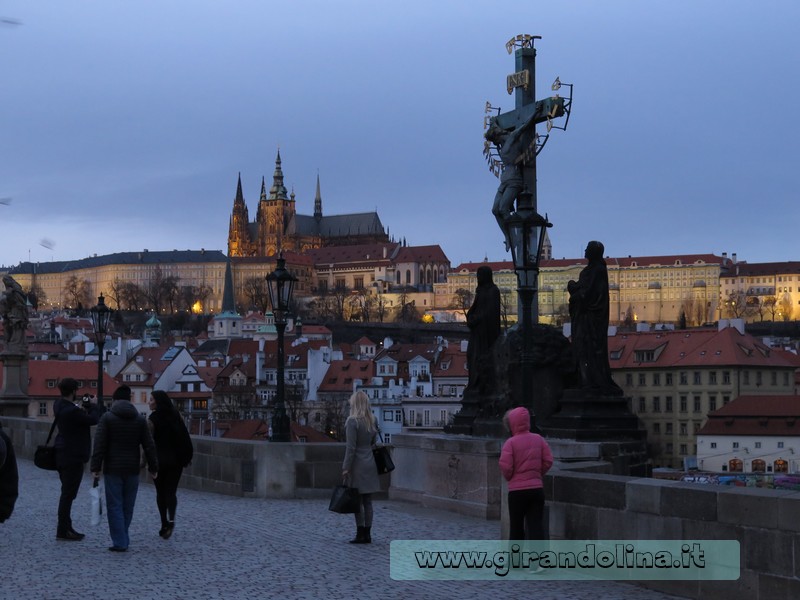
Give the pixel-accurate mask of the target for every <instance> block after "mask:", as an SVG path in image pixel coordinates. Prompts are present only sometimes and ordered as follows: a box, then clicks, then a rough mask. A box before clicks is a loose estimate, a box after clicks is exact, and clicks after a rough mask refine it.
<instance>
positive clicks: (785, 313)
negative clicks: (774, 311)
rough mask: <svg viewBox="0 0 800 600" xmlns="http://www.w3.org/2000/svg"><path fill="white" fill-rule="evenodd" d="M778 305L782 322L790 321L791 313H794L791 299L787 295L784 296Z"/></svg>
mask: <svg viewBox="0 0 800 600" xmlns="http://www.w3.org/2000/svg"><path fill="white" fill-rule="evenodd" d="M779 304H780V315H781V317H783V320H784V321H790V320H791V319H792V313H793V312H794V308H793V307H792V297H791V296H790V295H789V294H788V293H786V294H784V295H783V296H782V297H781V300H780V303H779Z"/></svg>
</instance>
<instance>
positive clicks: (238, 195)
mask: <svg viewBox="0 0 800 600" xmlns="http://www.w3.org/2000/svg"><path fill="white" fill-rule="evenodd" d="M239 204H244V194H242V172H241V171H239V180H238V181H237V182H236V198H234V199H233V205H234V207H235V206H237V205H239Z"/></svg>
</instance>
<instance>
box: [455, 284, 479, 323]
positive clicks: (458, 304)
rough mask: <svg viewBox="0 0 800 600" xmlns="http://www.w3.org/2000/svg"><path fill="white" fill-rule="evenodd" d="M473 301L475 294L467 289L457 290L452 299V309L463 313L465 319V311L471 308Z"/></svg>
mask: <svg viewBox="0 0 800 600" xmlns="http://www.w3.org/2000/svg"><path fill="white" fill-rule="evenodd" d="M473 300H475V294H474V293H473V292H471V291H470V290H468V289H465V288H458V289H457V290H456V293H455V296H454V298H453V304H452V306H453V308H454V309H456V310H460V311H461V312H462V313H464V318H465V319H466V318H467V311H468V310H469V308H470V306H472V301H473Z"/></svg>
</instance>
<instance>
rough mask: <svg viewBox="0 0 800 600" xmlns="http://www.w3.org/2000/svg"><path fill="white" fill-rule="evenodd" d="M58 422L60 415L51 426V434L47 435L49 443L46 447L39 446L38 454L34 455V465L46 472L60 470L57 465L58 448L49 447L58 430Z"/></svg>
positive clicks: (47, 442)
mask: <svg viewBox="0 0 800 600" xmlns="http://www.w3.org/2000/svg"><path fill="white" fill-rule="evenodd" d="M57 421H58V415H56V418H55V419H53V424H52V425H51V426H50V433H49V434H47V441H46V442H45V443H44V446H37V447H36V452H34V454H33V464H35V465H36V466H37V467H39V468H40V469H44V470H45V471H56V470H57V469H58V466H57V465H56V447H55V446H48V444H49V443H50V438H51V437H53V431H54V430H55V428H56V422H57Z"/></svg>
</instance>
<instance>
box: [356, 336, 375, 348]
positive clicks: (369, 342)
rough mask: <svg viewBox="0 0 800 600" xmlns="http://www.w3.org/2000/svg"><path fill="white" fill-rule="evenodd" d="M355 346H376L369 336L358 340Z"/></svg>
mask: <svg viewBox="0 0 800 600" xmlns="http://www.w3.org/2000/svg"><path fill="white" fill-rule="evenodd" d="M353 345H356V346H374V345H375V342H373V341H372V340H371V339H369V338H368V337H367V336H363V337H361V338H359V339H358V340H356V342H355V343H354V344H353Z"/></svg>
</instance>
